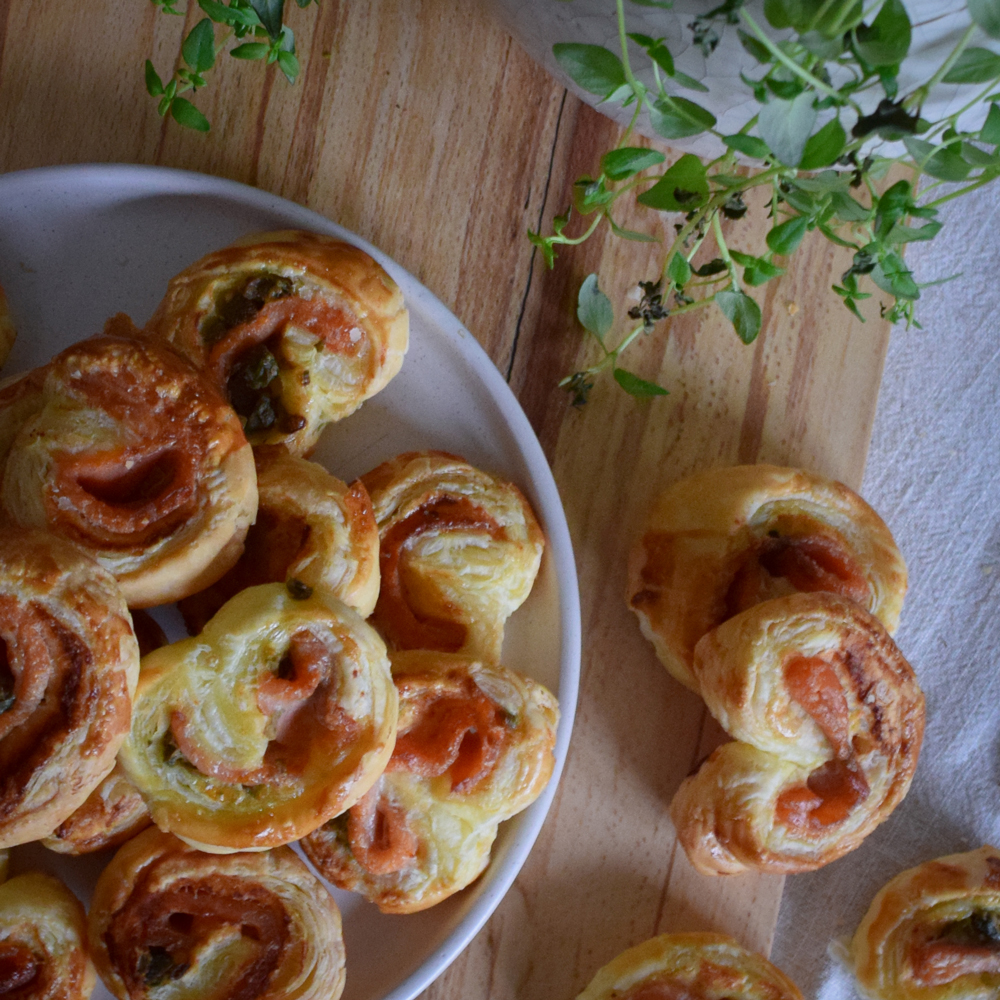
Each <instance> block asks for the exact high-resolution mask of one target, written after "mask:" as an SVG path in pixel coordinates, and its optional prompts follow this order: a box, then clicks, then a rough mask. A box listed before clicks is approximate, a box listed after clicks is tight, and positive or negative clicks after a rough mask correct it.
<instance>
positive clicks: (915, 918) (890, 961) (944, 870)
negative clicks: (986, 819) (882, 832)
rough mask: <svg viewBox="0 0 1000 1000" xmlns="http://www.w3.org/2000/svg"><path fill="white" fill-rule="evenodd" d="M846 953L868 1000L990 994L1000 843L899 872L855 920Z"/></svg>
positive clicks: (997, 931) (984, 997) (997, 972)
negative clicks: (863, 915)
mask: <svg viewBox="0 0 1000 1000" xmlns="http://www.w3.org/2000/svg"><path fill="white" fill-rule="evenodd" d="M851 959H852V962H853V965H854V972H855V975H856V976H857V980H858V986H859V987H860V989H861V991H862V992H863V993H864V995H865V996H868V997H871V998H873V1000H951V998H959V997H961V998H962V1000H995V998H996V997H997V996H1000V850H998V849H997V848H995V847H989V846H986V847H980V848H979V849H978V850H976V851H968V852H967V853H965V854H951V855H949V856H947V857H944V858H937V859H935V860H934V861H927V862H925V863H924V864H922V865H918V866H917V867H916V868H910V869H909V870H908V871H905V872H902V873H901V874H899V875H897V876H896V877H895V878H894V879H893V880H892V881H891V882H889V883H888V885H886V886H884V887H883V888H882V889H881V890H880V891H879V893H878V895H876V897H875V899H874V900H873V901H872V904H871V906H870V907H869V909H868V912H867V913H866V914H865V917H864V919H863V920H862V921H861V924H860V926H859V927H858V929H857V931H856V932H855V934H854V938H853V940H852V941H851Z"/></svg>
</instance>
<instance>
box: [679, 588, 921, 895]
mask: <svg viewBox="0 0 1000 1000" xmlns="http://www.w3.org/2000/svg"><path fill="white" fill-rule="evenodd" d="M693 666H694V677H695V678H696V680H697V683H698V688H699V690H700V691H701V693H702V697H703V698H704V699H705V703H706V704H707V706H708V708H709V710H710V711H711V712H712V714H713V715H714V716H715V718H716V719H718V721H719V722H720V724H721V725H722V727H723V728H724V729H725V730H726V731H727V732H728V733H729V734H730V735H731V736H732V737H733V738H734V739H733V742H730V743H725V744H723V745H722V746H720V747H719V748H718V749H717V750H715V751H714V752H713V753H712V755H711V756H710V757H709V758H708V760H707V761H706V762H705V763H704V764H702V766H701V768H700V769H699V770H698V771H697V773H696V774H694V775H693V776H691V777H689V778H687V779H685V781H684V782H683V783H682V784H681V787H680V789H679V790H678V791H677V794H676V795H675V797H674V800H673V803H672V805H671V809H670V814H671V817H672V818H673V820H674V825H675V826H676V827H677V835H678V839H679V840H680V842H681V844H682V845H683V847H684V849H685V851H686V852H687V855H688V857H689V858H690V860H691V862H692V863H693V864H694V866H695V868H697V869H698V870H699V871H701V872H703V873H704V874H710V875H722V874H735V873H739V872H742V871H745V870H746V869H757V870H760V871H768V872H799V871H809V870H811V869H814V868H818V867H820V866H821V865H825V864H828V863H829V862H830V861H834V860H836V859H837V858H839V857H841V856H842V855H843V854H845V853H847V852H848V851H851V850H853V849H854V848H855V847H857V846H858V844H860V843H861V841H862V840H863V839H864V838H865V837H866V836H867V835H868V834H869V833H870V832H871V831H872V830H873V829H874V828H875V827H876V826H877V825H878V824H879V823H881V822H883V821H884V820H885V819H886V818H887V817H888V816H889V814H890V813H891V812H892V810H893V809H894V808H895V807H896V806H897V805H898V804H899V802H900V801H901V800H902V798H903V796H904V795H905V794H906V791H907V790H908V788H909V786H910V781H911V780H912V778H913V773H914V770H915V769H916V765H917V757H918V755H919V752H920V745H921V741H922V739H923V731H924V696H923V693H922V692H921V690H920V687H919V686H918V684H917V680H916V677H915V676H914V673H913V670H912V669H911V667H910V665H909V664H908V663H907V662H906V660H905V659H904V658H903V655H902V654H901V653H900V651H899V649H898V648H897V646H896V644H895V643H894V642H893V640H892V638H891V637H890V636H889V633H888V632H887V631H886V630H885V628H884V627H883V626H882V624H881V623H880V622H879V621H878V619H877V618H875V617H874V615H871V614H869V613H868V612H867V611H865V610H864V609H863V608H861V607H860V606H859V605H857V604H855V603H854V602H853V601H850V600H848V599H847V598H844V597H840V596H838V595H836V594H829V593H822V592H819V593H799V594H790V595H788V596H786V597H780V598H775V599H773V600H770V601H765V602H763V603H761V604H757V605H754V606H753V607H752V608H749V609H748V610H746V611H744V612H742V613H740V614H738V615H736V616H734V617H733V618H730V619H729V620H728V621H726V622H724V623H723V624H722V625H719V626H718V627H717V628H715V629H713V630H712V631H711V632H709V633H708V634H707V635H706V636H704V637H703V638H702V639H701V640H700V641H699V642H698V644H697V645H696V646H695V650H694V664H693Z"/></svg>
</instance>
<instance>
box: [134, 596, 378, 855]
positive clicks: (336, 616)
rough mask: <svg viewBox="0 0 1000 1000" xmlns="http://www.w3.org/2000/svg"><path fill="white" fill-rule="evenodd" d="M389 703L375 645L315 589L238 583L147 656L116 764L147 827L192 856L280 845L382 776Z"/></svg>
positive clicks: (341, 607) (360, 625)
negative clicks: (199, 628)
mask: <svg viewBox="0 0 1000 1000" xmlns="http://www.w3.org/2000/svg"><path fill="white" fill-rule="evenodd" d="M396 715H397V697H396V689H395V687H394V686H393V683H392V675H391V673H390V670H389V661H388V658H387V657H386V654H385V646H384V644H383V643H382V640H381V639H380V638H379V637H378V635H377V634H376V632H375V630H374V629H372V628H371V627H370V626H368V625H367V624H365V622H364V621H363V620H362V619H361V618H360V617H359V616H358V614H357V613H356V612H355V611H352V610H351V609H350V608H348V607H347V606H346V605H345V604H342V603H341V602H340V601H338V600H337V599H336V598H335V597H332V596H330V595H329V594H327V593H326V592H324V591H322V590H317V591H315V592H314V593H313V594H311V595H309V594H308V588H305V589H304V590H303V589H301V588H299V587H295V588H292V589H288V588H286V587H285V586H284V585H283V584H277V583H275V584H265V585H262V586H260V587H251V588H250V589H249V590H244V591H243V592H242V593H241V594H238V595H237V596H236V597H234V598H233V599H232V600H231V601H229V602H228V603H227V604H226V605H225V606H224V607H223V608H222V610H221V611H220V612H219V613H218V614H217V615H216V616H215V617H214V618H213V619H212V620H211V621H210V622H209V623H208V624H207V625H206V626H205V629H204V631H203V632H202V633H201V635H200V636H198V637H197V638H195V639H185V640H183V641H181V642H176V643H174V644H173V645H170V646H164V647H163V648H162V649H158V650H156V651H155V652H153V653H150V654H149V656H147V657H146V658H145V659H144V660H143V667H142V675H141V677H140V678H139V688H138V691H137V693H136V704H135V709H134V711H133V713H132V732H131V734H130V736H129V738H128V740H126V742H125V745H124V746H123V747H122V750H121V755H120V760H121V762H122V765H123V766H124V768H125V773H126V776H127V777H128V779H129V781H131V782H132V784H134V785H135V786H136V788H138V789H139V791H140V792H141V793H142V796H143V798H145V800H146V803H147V805H148V806H149V809H150V812H151V813H152V815H153V820H154V822H155V823H156V824H157V825H158V826H159V827H161V828H162V829H163V830H169V831H171V832H173V833H176V834H177V835H178V836H180V837H182V838H183V839H185V840H187V841H188V842H189V843H192V844H194V845H195V846H200V847H202V849H204V850H217V851H227V850H247V849H263V848H267V847H273V846H275V845H277V844H287V843H289V842H291V841H293V840H297V839H298V838H299V837H301V836H303V835H304V834H306V833H308V832H309V831H310V830H313V829H315V828H316V827H317V826H319V825H321V824H322V823H324V822H326V820H328V819H330V818H331V817H333V816H336V815H337V814H338V813H341V812H343V811H344V810H345V809H348V808H349V807H350V806H352V805H353V804H354V803H355V802H357V800H358V799H359V798H361V796H362V795H363V794H364V793H365V792H366V791H368V789H369V788H370V787H371V786H372V784H373V783H374V782H375V779H376V778H377V777H378V776H379V775H380V774H381V773H382V770H383V768H384V767H385V764H386V761H387V760H388V759H389V755H390V754H391V752H392V746H393V740H394V737H395V733H396Z"/></svg>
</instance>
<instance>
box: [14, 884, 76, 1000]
mask: <svg viewBox="0 0 1000 1000" xmlns="http://www.w3.org/2000/svg"><path fill="white" fill-rule="evenodd" d="M95 982H96V977H95V976H94V965H93V963H92V962H91V960H90V957H89V955H88V954H87V918H86V915H85V914H84V912H83V907H82V906H81V905H80V903H79V902H78V900H77V898H76V897H75V896H74V895H73V893H71V892H70V891H69V889H67V888H66V887H65V886H64V885H63V884H62V882H60V881H59V880H58V879H57V878H53V877H52V876H51V875H43V874H41V872H29V873H27V874H25V875H18V876H17V877H16V878H12V879H11V880H10V881H9V882H5V883H4V884H3V885H0V995H2V996H4V997H12V998H18V1000H20V998H22V997H23V998H25V1000H29V998H30V1000H87V997H89V996H90V994H91V993H92V992H93V989H94V984H95Z"/></svg>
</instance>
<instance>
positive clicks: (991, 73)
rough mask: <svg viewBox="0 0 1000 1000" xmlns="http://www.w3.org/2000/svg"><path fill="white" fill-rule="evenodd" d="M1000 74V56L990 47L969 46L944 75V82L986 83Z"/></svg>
mask: <svg viewBox="0 0 1000 1000" xmlns="http://www.w3.org/2000/svg"><path fill="white" fill-rule="evenodd" d="M998 76H1000V56H998V55H997V54H996V53H995V52H991V51H990V50H989V49H981V48H968V49H965V50H964V51H963V52H962V53H961V54H960V55H959V57H958V59H956V60H955V62H954V63H953V65H952V67H951V69H950V70H948V72H947V73H946V74H945V76H944V80H943V82H944V83H986V82H987V81H988V80H993V79H996V78H997V77H998Z"/></svg>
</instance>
